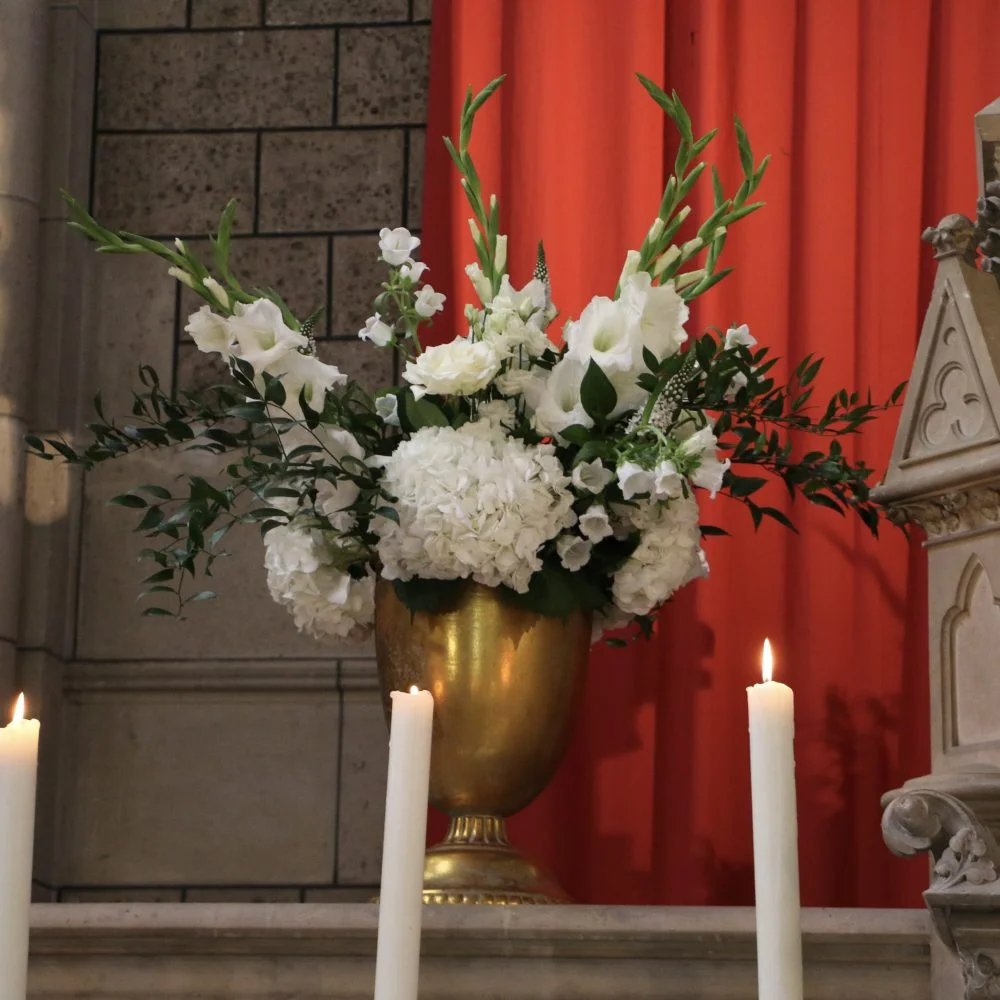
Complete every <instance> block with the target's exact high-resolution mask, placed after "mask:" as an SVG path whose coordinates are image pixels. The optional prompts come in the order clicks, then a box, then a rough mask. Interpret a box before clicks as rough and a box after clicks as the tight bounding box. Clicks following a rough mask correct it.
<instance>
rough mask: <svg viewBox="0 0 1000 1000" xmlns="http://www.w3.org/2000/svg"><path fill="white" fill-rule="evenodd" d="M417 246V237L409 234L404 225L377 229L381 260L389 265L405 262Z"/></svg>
mask: <svg viewBox="0 0 1000 1000" xmlns="http://www.w3.org/2000/svg"><path fill="white" fill-rule="evenodd" d="M418 246H420V240H419V238H418V237H416V236H411V235H410V231H409V229H407V228H405V227H404V226H399V227H398V228H396V229H381V230H379V234H378V247H379V250H381V251H382V260H384V261H385V262H386V263H387V264H389V265H390V266H391V267H399V265H400V264H405V263H406V262H407V261H408V260H409V259H410V254H411V253H413V251H414V250H416V249H417V247H418Z"/></svg>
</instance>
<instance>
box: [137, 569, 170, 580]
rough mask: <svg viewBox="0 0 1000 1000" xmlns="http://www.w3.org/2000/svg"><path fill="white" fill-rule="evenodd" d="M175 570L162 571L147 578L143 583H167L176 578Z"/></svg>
mask: <svg viewBox="0 0 1000 1000" xmlns="http://www.w3.org/2000/svg"><path fill="white" fill-rule="evenodd" d="M174 572H175V571H174V570H173V569H161V570H159V571H158V572H156V573H153V574H151V575H150V576H147V577H146V579H145V580H143V581H142V582H143V583H167V582H168V581H170V580H172V579H173V578H174Z"/></svg>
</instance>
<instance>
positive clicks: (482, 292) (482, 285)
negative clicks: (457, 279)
mask: <svg viewBox="0 0 1000 1000" xmlns="http://www.w3.org/2000/svg"><path fill="white" fill-rule="evenodd" d="M465 273H466V274H467V275H468V276H469V281H471V282H472V287H473V289H474V290H475V292H476V295H477V296H479V301H480V302H482V304H483V305H484V306H485V305H489V304H490V302H492V301H493V287H492V285H490V281H489V278H487V277H486V275H485V274H483V269H482V268H481V267H480V266H479V265H478V264H468V265H466V268H465Z"/></svg>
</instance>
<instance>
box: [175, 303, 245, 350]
mask: <svg viewBox="0 0 1000 1000" xmlns="http://www.w3.org/2000/svg"><path fill="white" fill-rule="evenodd" d="M184 329H185V330H186V331H187V332H188V333H189V334H191V339H192V340H193V341H194V342H195V343H196V344H197V345H198V350H199V351H205V353H206V354H211V353H213V352H215V351H218V353H219V354H221V355H223V357H228V355H229V353H230V347H231V345H232V340H233V335H232V333H231V332H230V329H229V323H228V322H227V321H226V320H225V318H224V317H222V316H220V315H219V314H218V313H214V312H212V307H211V306H208V305H204V306H202V307H201V308H200V309H199V310H198V311H197V312H195V313H191V315H190V316H189V317H188V321H187V326H185V327H184Z"/></svg>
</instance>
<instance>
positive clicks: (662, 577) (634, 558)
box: [611, 497, 708, 615]
mask: <svg viewBox="0 0 1000 1000" xmlns="http://www.w3.org/2000/svg"><path fill="white" fill-rule="evenodd" d="M632 517H633V522H634V524H635V527H636V528H638V530H639V532H640V537H639V545H638V547H637V548H636V550H635V551H634V552H633V553H632V555H631V556H629V558H628V559H627V560H626V562H625V564H624V565H623V566H622V567H621V568H620V569H619V570H618V572H617V573H615V577H614V582H613V584H612V588H611V593H612V598H613V600H614V604H615V606H616V607H617V608H618V609H619V611H623V612H625V613H626V614H629V615H648V614H649V613H650V612H651V611H653V610H654V609H655V608H658V607H659V606H660V605H661V604H663V602H664V601H666V600H667V599H668V598H669V597H670V596H671V595H672V594H673V593H674V591H676V590H678V589H679V588H680V587H683V586H684V585H685V584H686V583H690V581H691V580H694V579H696V578H698V577H700V576H705V575H706V574H707V572H708V563H707V562H706V560H705V556H704V553H703V552H702V549H701V530H700V528H699V526H698V504H697V502H696V501H695V499H694V497H683V498H678V499H677V500H672V501H671V502H670V503H668V504H663V503H657V504H652V505H648V506H643V507H640V508H639V509H638V510H636V511H635V512H634V513H633V514H632Z"/></svg>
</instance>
